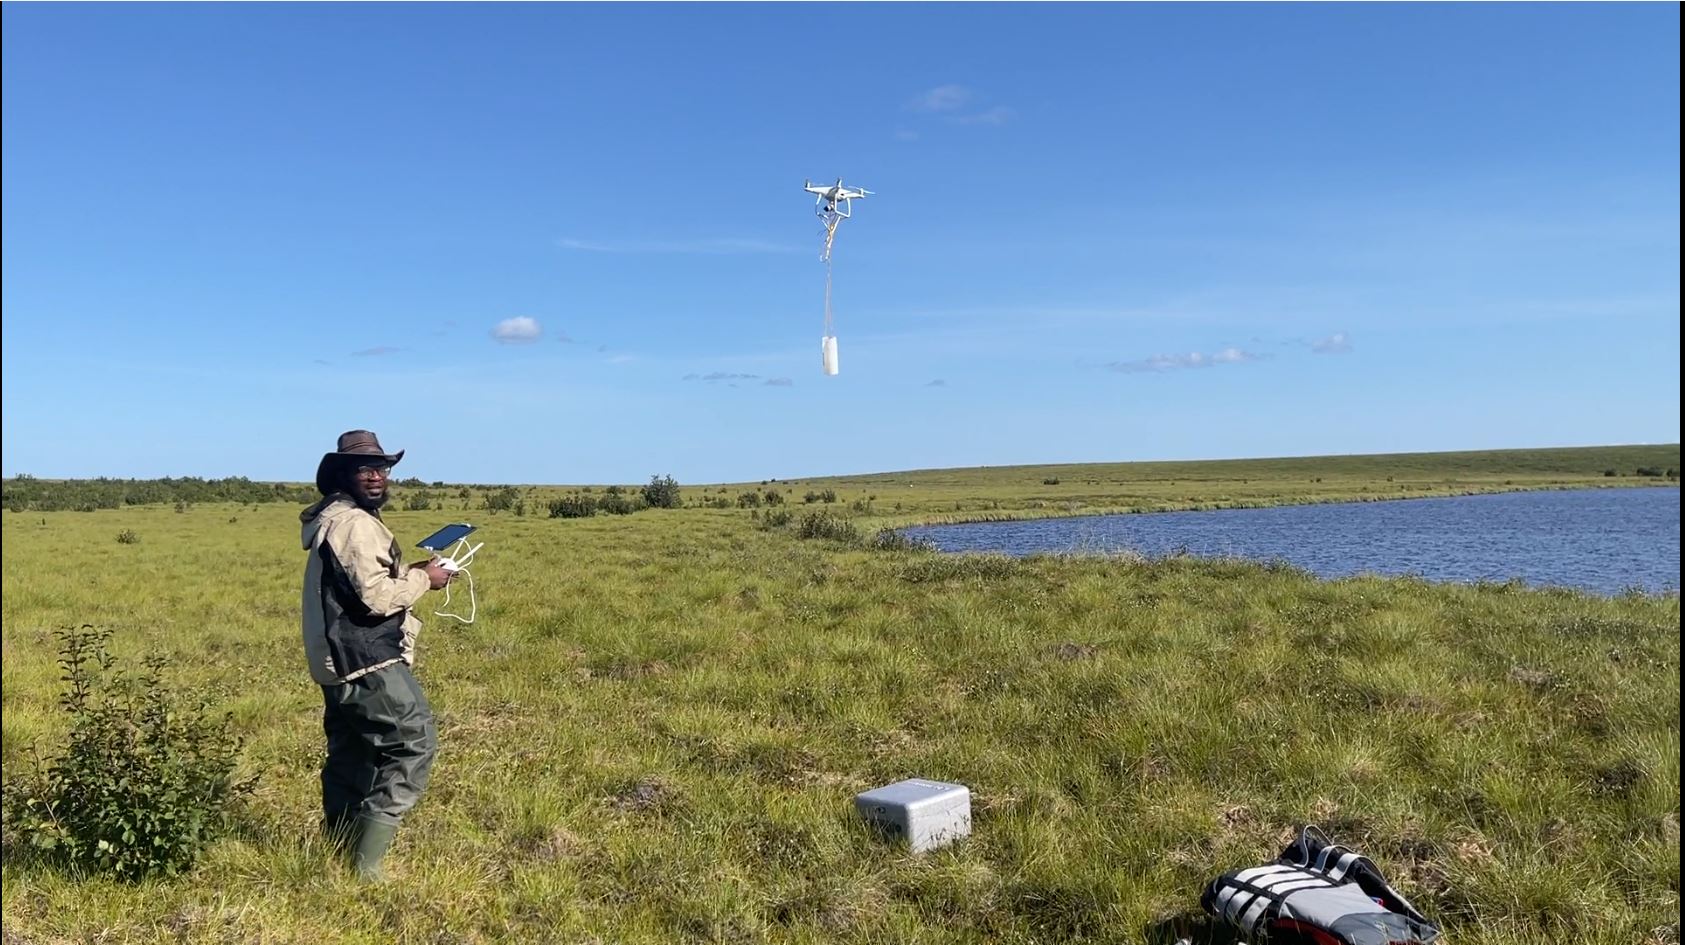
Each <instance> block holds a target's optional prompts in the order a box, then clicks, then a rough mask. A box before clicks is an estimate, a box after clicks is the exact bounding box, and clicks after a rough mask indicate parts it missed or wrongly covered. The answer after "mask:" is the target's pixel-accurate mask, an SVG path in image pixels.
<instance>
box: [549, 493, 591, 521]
mask: <svg viewBox="0 0 1685 945" xmlns="http://www.w3.org/2000/svg"><path fill="white" fill-rule="evenodd" d="M549 507H550V517H551V518H590V517H591V516H593V515H596V514H597V500H596V499H593V498H591V497H590V496H588V495H565V496H562V497H561V498H560V499H551V500H550V502H549Z"/></svg>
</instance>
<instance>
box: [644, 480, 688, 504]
mask: <svg viewBox="0 0 1685 945" xmlns="http://www.w3.org/2000/svg"><path fill="white" fill-rule="evenodd" d="M644 504H645V505H648V506H649V507H650V508H652V509H676V508H678V507H679V506H680V504H681V503H680V501H679V483H678V480H676V479H674V478H673V477H672V476H651V477H649V485H647V486H644Z"/></svg>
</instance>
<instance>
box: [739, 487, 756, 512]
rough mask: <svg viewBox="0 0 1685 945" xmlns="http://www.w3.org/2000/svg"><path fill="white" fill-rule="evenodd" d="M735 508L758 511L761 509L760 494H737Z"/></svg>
mask: <svg viewBox="0 0 1685 945" xmlns="http://www.w3.org/2000/svg"><path fill="white" fill-rule="evenodd" d="M737 507H738V508H740V509H758V508H760V507H761V494H760V493H759V492H756V491H754V490H752V489H751V490H750V491H748V492H740V493H738V494H737Z"/></svg>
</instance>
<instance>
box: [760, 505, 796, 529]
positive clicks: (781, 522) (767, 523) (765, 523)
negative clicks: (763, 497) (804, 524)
mask: <svg viewBox="0 0 1685 945" xmlns="http://www.w3.org/2000/svg"><path fill="white" fill-rule="evenodd" d="M790 518H791V516H790V510H789V509H768V510H767V512H766V514H765V515H763V516H761V518H760V524H761V527H762V528H783V527H784V526H786V525H788V524H790Z"/></svg>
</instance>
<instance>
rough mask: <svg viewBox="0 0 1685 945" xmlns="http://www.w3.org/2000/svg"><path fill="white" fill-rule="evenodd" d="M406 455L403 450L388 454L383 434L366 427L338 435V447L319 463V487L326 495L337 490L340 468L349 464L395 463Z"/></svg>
mask: <svg viewBox="0 0 1685 945" xmlns="http://www.w3.org/2000/svg"><path fill="white" fill-rule="evenodd" d="M403 458H404V451H403V450H399V451H398V452H396V453H388V452H386V450H385V449H383V448H382V447H381V445H380V437H377V436H375V435H374V434H373V433H370V432H369V431H367V430H352V431H350V432H348V433H341V434H340V435H339V448H338V449H336V450H334V451H333V452H332V453H326V454H324V455H323V456H322V461H321V463H319V464H317V466H316V489H317V491H319V492H321V493H322V494H323V495H327V494H328V493H330V492H337V491H338V490H339V486H340V483H339V482H336V481H335V480H336V479H337V474H338V472H339V470H341V469H343V468H344V466H345V465H346V464H354V465H357V466H377V465H380V466H396V465H398V460H400V459H403Z"/></svg>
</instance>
